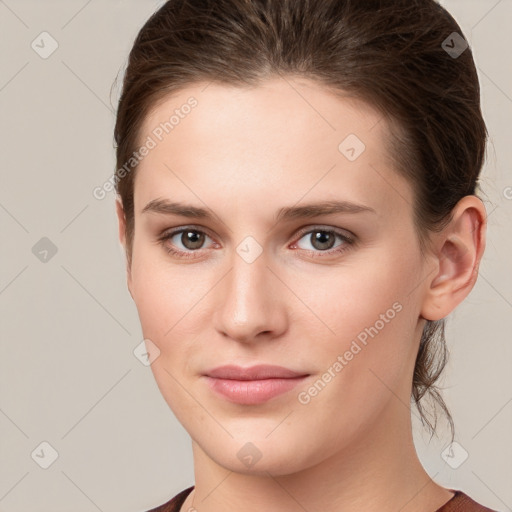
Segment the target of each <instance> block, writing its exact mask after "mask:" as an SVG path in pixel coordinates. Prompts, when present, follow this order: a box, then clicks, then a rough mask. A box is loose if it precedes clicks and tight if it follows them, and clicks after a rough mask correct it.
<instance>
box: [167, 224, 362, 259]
mask: <svg viewBox="0 0 512 512" xmlns="http://www.w3.org/2000/svg"><path fill="white" fill-rule="evenodd" d="M186 231H193V232H194V233H201V234H204V235H206V236H208V237H210V235H208V233H206V232H205V231H203V230H202V229H199V228H196V227H194V226H188V227H184V228H180V229H176V230H174V231H170V232H167V233H164V234H163V235H162V236H161V237H159V238H158V242H159V243H160V244H161V245H162V246H163V247H164V249H165V250H166V251H167V252H168V253H169V254H172V255H173V256H177V257H180V258H185V259H187V258H195V257H196V256H194V253H196V252H199V251H201V249H198V250H195V251H192V250H189V251H180V250H177V249H173V248H172V247H170V246H169V245H168V244H166V243H165V242H166V241H167V240H170V239H171V238H172V237H174V236H175V235H177V234H180V233H183V232H186ZM314 232H322V233H329V234H333V235H336V236H338V237H339V238H341V240H342V241H343V242H344V243H343V244H341V245H340V246H339V247H337V248H335V249H330V250H327V251H319V250H318V251H308V250H306V249H302V250H304V251H306V252H308V253H310V254H311V255H312V256H313V257H314V258H319V257H320V258H322V257H325V256H324V255H326V254H327V255H329V256H332V255H334V254H341V253H343V252H345V251H347V250H349V249H350V248H351V246H353V245H355V243H356V240H355V239H354V238H352V237H349V236H347V235H345V234H343V233H341V232H340V231H338V230H335V229H333V228H323V227H320V226H314V227H312V228H311V227H309V228H308V229H305V230H302V231H300V233H299V234H298V238H297V242H298V241H299V240H301V239H302V238H303V237H304V235H307V234H310V233H314ZM210 238H212V237H210ZM297 242H294V245H295V244H297Z"/></svg>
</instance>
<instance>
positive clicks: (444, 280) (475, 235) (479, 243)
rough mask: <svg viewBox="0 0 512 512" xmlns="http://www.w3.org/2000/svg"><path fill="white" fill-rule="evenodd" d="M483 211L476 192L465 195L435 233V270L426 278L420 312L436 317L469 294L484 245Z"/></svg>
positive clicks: (424, 315)
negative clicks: (450, 218)
mask: <svg viewBox="0 0 512 512" xmlns="http://www.w3.org/2000/svg"><path fill="white" fill-rule="evenodd" d="M486 228H487V223H486V211H485V206H484V204H483V203H482V201H481V200H480V199H479V198H478V197H476V196H465V197H463V198H462V199H461V200H460V201H459V202H458V203H457V205H456V206H455V208H454V212H453V218H452V220H451V222H450V223H449V224H448V225H447V226H446V227H445V229H444V230H443V231H442V233H440V234H439V235H437V240H436V247H437V254H436V257H435V263H436V266H437V269H436V272H433V273H432V276H431V278H430V279H427V281H426V285H427V289H426V294H425V298H424V302H423V307H422V310H421V316H422V317H423V318H425V319H427V320H440V319H442V318H444V317H446V316H447V315H448V314H449V313H450V312H451V311H453V310H454V309H455V308H456V307H457V306H458V305H459V304H460V303H461V302H462V301H463V300H464V299H465V298H466V297H467V295H469V293H470V292H471V290H472V289H473V286H474V284H475V282H476V279H477V277H478V267H479V265H480V260H481V258H482V256H483V252H484V249H485V234H486Z"/></svg>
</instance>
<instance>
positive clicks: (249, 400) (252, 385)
mask: <svg viewBox="0 0 512 512" xmlns="http://www.w3.org/2000/svg"><path fill="white" fill-rule="evenodd" d="M306 377H307V376H303V377H296V378H293V379H263V380H232V379H215V378H213V377H208V376H206V381H207V384H208V386H210V388H211V389H213V391H215V392H216V393H219V394H220V395H222V396H223V397H224V398H227V399H228V400H229V401H230V402H234V403H237V404H244V405H256V404H262V403H264V402H267V401H268V400H270V399H271V398H274V397H275V396H277V395H281V394H283V393H286V392H287V391H290V390H291V389H293V388H294V387H295V386H298V385H299V384H301V383H302V382H304V380H305V379H306Z"/></svg>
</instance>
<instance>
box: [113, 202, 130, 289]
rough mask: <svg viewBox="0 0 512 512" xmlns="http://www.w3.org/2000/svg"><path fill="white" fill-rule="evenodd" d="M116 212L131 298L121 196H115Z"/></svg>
mask: <svg viewBox="0 0 512 512" xmlns="http://www.w3.org/2000/svg"><path fill="white" fill-rule="evenodd" d="M116 213H117V221H118V225H119V241H120V242H121V245H122V246H123V250H124V255H125V259H126V277H127V285H128V291H129V292H130V295H131V296H132V299H133V294H132V289H131V286H132V273H131V265H130V262H129V261H128V258H127V256H126V216H125V213H124V208H123V202H122V200H121V197H119V196H117V198H116Z"/></svg>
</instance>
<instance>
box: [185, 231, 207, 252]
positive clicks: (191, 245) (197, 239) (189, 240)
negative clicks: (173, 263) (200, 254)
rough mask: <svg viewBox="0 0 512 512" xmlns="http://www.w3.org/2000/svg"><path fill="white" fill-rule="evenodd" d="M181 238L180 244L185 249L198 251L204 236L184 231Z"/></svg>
mask: <svg viewBox="0 0 512 512" xmlns="http://www.w3.org/2000/svg"><path fill="white" fill-rule="evenodd" d="M181 238H182V240H181V242H182V243H183V245H184V246H185V247H186V248H187V249H198V248H199V247H200V246H201V245H202V244H203V242H204V235H203V234H202V233H198V232H196V231H186V232H184V233H183V234H182V236H181Z"/></svg>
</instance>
